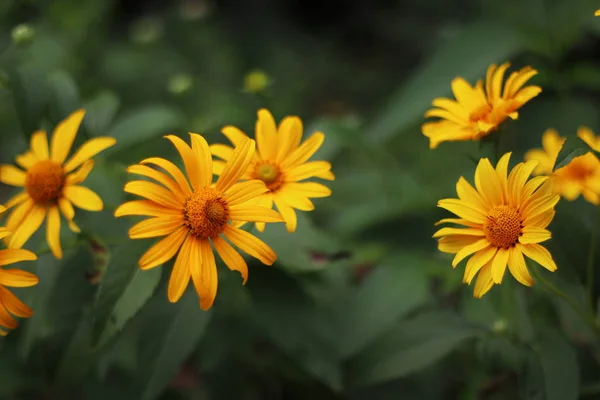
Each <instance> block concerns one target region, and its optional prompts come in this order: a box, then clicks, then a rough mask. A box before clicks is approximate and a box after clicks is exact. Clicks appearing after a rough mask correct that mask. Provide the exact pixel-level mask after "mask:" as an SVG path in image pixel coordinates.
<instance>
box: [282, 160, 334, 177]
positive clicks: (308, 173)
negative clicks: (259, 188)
mask: <svg viewBox="0 0 600 400" xmlns="http://www.w3.org/2000/svg"><path fill="white" fill-rule="evenodd" d="M330 169H331V164H330V163H329V162H327V161H310V162H307V163H304V164H302V165H298V166H296V167H292V168H290V169H289V170H286V171H285V180H286V182H297V181H301V180H304V179H308V178H312V177H314V176H315V175H317V174H319V173H321V172H323V171H329V170H330Z"/></svg>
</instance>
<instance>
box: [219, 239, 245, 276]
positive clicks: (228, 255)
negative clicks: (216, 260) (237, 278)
mask: <svg viewBox="0 0 600 400" xmlns="http://www.w3.org/2000/svg"><path fill="white" fill-rule="evenodd" d="M211 240H212V244H213V246H214V247H215V250H216V251H217V253H219V257H221V260H223V262H224V263H225V265H226V266H227V268H229V269H230V270H232V271H238V272H239V273H240V274H241V275H242V279H243V283H242V284H243V285H245V284H246V281H247V280H248V265H247V264H246V261H245V260H244V257H242V256H241V255H240V253H238V252H237V251H236V250H235V249H234V248H233V247H232V246H231V245H230V244H229V243H227V241H226V240H225V239H223V238H222V237H220V236H216V237H214V238H212V239H211Z"/></svg>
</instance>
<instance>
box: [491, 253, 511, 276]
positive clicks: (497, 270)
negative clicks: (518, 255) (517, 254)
mask: <svg viewBox="0 0 600 400" xmlns="http://www.w3.org/2000/svg"><path fill="white" fill-rule="evenodd" d="M509 253H510V252H509V249H498V252H497V253H496V255H495V256H494V258H493V260H492V280H493V281H494V283H498V284H499V283H502V278H503V277H504V272H505V271H506V265H507V263H508V256H509Z"/></svg>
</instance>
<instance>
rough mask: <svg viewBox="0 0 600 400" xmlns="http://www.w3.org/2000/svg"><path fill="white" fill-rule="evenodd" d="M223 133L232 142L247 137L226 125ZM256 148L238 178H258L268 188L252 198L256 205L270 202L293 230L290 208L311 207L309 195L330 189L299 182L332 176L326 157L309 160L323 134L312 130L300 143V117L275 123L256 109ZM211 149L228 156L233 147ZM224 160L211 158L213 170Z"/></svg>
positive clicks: (327, 192) (218, 169)
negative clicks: (322, 159)
mask: <svg viewBox="0 0 600 400" xmlns="http://www.w3.org/2000/svg"><path fill="white" fill-rule="evenodd" d="M222 132H223V134H224V135H225V136H226V137H227V139H229V141H230V142H231V143H232V144H233V145H234V146H238V145H239V143H240V142H241V141H242V140H244V139H245V138H247V136H246V134H245V133H244V132H242V131H241V130H239V129H238V128H236V127H234V126H226V127H224V128H223V129H222ZM255 136H256V146H257V150H256V153H255V154H254V157H253V158H252V162H251V163H250V164H249V166H248V168H247V170H246V171H245V173H244V174H243V175H242V177H241V179H242V180H250V179H259V180H262V181H263V182H264V183H265V185H267V188H268V189H269V190H268V191H267V192H266V193H264V194H263V195H261V196H259V197H257V198H256V199H255V203H256V204H257V205H261V206H263V207H268V208H272V207H273V204H275V206H276V207H277V210H278V211H279V212H280V213H281V216H282V217H283V219H284V220H285V226H286V228H287V230H288V232H294V231H295V230H296V224H297V217H296V212H295V211H294V210H301V211H312V210H314V208H315V206H314V204H313V203H312V201H311V200H310V199H311V198H318V197H327V196H329V195H331V190H330V189H329V188H328V187H327V186H324V185H322V184H320V183H317V182H302V181H304V180H306V179H309V178H321V179H326V180H334V179H335V176H334V175H333V173H332V172H331V164H330V163H328V162H327V161H310V162H307V161H308V159H309V158H310V157H312V155H313V154H314V153H315V152H316V151H317V150H319V148H320V147H321V145H322V144H323V140H325V135H323V133H321V132H315V133H313V135H312V136H311V137H309V138H308V139H306V140H305V141H304V142H303V143H302V144H301V143H300V142H301V141H302V121H301V120H300V118H298V117H292V116H288V117H286V118H284V119H283V120H282V121H281V123H280V124H279V127H277V125H276V124H275V119H274V118H273V115H271V113H270V112H269V111H268V110H266V109H261V110H259V111H258V120H257V122H256V132H255ZM210 150H211V153H212V154H213V155H215V156H216V157H219V158H221V159H222V160H230V159H231V156H232V154H233V148H231V147H230V146H227V145H223V144H213V145H212V146H211V147H210ZM224 165H225V163H224V162H223V161H215V162H214V164H213V166H214V173H215V174H216V175H219V174H221V173H222V171H223V168H224ZM256 228H257V229H258V230H259V231H261V232H262V231H264V229H265V224H264V223H263V222H257V223H256Z"/></svg>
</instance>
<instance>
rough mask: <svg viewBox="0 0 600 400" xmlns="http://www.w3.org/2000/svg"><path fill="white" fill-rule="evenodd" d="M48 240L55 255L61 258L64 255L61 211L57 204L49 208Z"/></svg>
mask: <svg viewBox="0 0 600 400" xmlns="http://www.w3.org/2000/svg"><path fill="white" fill-rule="evenodd" d="M46 241H47V242H48V247H50V250H51V251H52V254H53V255H54V257H56V258H58V259H59V260H60V259H61V258H62V257H63V253H62V248H61V247H60V213H59V212H58V208H57V207H56V206H50V207H49V208H48V215H47V218H46Z"/></svg>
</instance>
